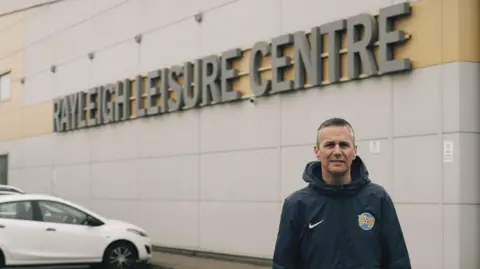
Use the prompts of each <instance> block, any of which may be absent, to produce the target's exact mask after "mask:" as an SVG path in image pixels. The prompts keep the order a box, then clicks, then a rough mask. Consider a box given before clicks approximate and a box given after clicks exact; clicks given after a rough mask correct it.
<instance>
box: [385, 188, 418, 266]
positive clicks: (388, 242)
mask: <svg viewBox="0 0 480 269" xmlns="http://www.w3.org/2000/svg"><path fill="white" fill-rule="evenodd" d="M381 241H382V242H381V243H382V265H381V269H411V268H412V265H411V263H410V257H409V254H408V250H407V245H406V243H405V238H404V236H403V231H402V227H401V226H400V221H399V219H398V216H397V212H396V210H395V206H394V204H393V201H392V199H391V197H390V196H389V195H388V193H387V192H385V197H384V199H383V201H382V224H381Z"/></svg>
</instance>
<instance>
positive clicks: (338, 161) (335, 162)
mask: <svg viewBox="0 0 480 269" xmlns="http://www.w3.org/2000/svg"><path fill="white" fill-rule="evenodd" d="M330 163H332V164H344V163H345V162H344V161H340V160H332V161H330Z"/></svg>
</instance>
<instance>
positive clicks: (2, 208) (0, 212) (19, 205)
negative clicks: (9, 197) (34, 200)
mask: <svg viewBox="0 0 480 269" xmlns="http://www.w3.org/2000/svg"><path fill="white" fill-rule="evenodd" d="M0 218H3V219H18V220H33V210H32V204H31V203H30V201H19V202H7V203H2V204H0Z"/></svg>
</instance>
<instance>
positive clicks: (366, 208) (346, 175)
mask: <svg viewBox="0 0 480 269" xmlns="http://www.w3.org/2000/svg"><path fill="white" fill-rule="evenodd" d="M314 152H315V156H316V158H317V160H318V161H313V162H310V163H308V164H307V166H306V168H305V171H304V173H303V180H305V181H306V182H307V183H308V186H307V187H305V188H303V189H301V190H298V191H296V192H294V193H293V194H291V195H290V196H289V197H287V198H286V199H285V201H284V204H283V209H282V216H281V220H280V225H279V231H278V237H277V242H276V246H275V252H274V256H273V269H411V265H410V258H409V254H408V250H407V246H406V244H405V239H404V237H403V232H402V228H401V226H400V223H399V220H398V217H397V213H396V211H395V207H394V205H393V202H392V200H391V198H390V196H389V195H388V193H387V192H386V191H385V189H384V188H383V187H381V186H379V185H377V184H375V183H372V182H370V179H369V177H368V171H367V168H366V167H365V164H364V163H363V161H362V160H361V159H360V157H358V156H357V146H356V144H355V133H354V131H353V128H352V126H351V125H350V124H349V123H348V122H347V121H346V120H344V119H340V118H332V119H329V120H327V121H325V122H324V123H322V124H321V125H320V127H319V128H318V131H317V144H316V146H315V147H314Z"/></svg>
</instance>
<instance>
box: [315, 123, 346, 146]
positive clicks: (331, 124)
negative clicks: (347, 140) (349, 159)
mask: <svg viewBox="0 0 480 269" xmlns="http://www.w3.org/2000/svg"><path fill="white" fill-rule="evenodd" d="M330 126H340V127H341V126H347V127H348V129H350V135H351V136H352V139H353V143H354V144H355V131H354V130H353V127H352V125H351V124H350V123H349V122H348V121H347V120H345V119H342V118H330V119H328V120H326V121H324V122H323V123H322V124H320V126H319V127H318V129H317V147H319V146H320V131H321V130H322V129H323V128H326V127H330Z"/></svg>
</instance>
